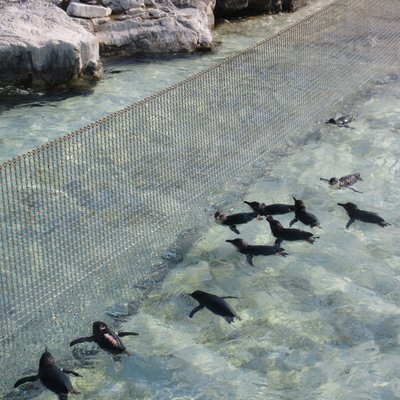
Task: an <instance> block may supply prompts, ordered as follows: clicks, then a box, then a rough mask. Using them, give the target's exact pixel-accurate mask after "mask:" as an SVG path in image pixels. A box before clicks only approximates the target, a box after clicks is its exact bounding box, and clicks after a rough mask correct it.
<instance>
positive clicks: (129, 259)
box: [0, 0, 400, 389]
mask: <svg viewBox="0 0 400 400" xmlns="http://www.w3.org/2000/svg"><path fill="white" fill-rule="evenodd" d="M399 49H400V2H399V0H381V1H379V2H378V1H376V0H351V1H350V0H339V1H335V2H333V3H332V4H331V5H330V6H328V7H326V8H324V9H323V10H321V11H319V12H317V13H316V14H314V15H312V16H310V17H308V18H306V19H305V20H303V21H301V22H300V23H297V24H295V25H294V26H291V27H290V28H288V29H285V30H283V31H281V32H279V33H278V34H276V35H274V36H273V37H270V38H268V39H266V40H265V41H263V42H261V43H259V44H257V45H255V46H253V47H251V48H249V49H247V50H246V51H243V52H241V53H239V54H237V55H235V56H234V57H232V58H230V59H228V60H225V61H224V62H222V63H220V64H219V65H217V66H215V67H212V68H210V69H208V70H206V71H204V72H202V73H199V74H196V75H195V76H193V77H191V78H189V79H186V80H185V81H183V82H181V83H179V84H177V85H174V86H172V87H170V88H168V89H166V90H163V91H162V92H160V93H158V94H156V95H154V96H152V97H150V98H147V99H145V100H143V101H140V102H138V103H136V104H133V105H132V106H129V107H127V108H125V109H124V110H121V111H119V112H116V113H113V114H111V115H110V116H108V117H106V118H104V119H102V120H100V121H98V122H96V123H94V124H91V125H89V126H87V127H85V128H83V129H80V130H79V131H77V132H73V133H71V134H69V135H67V136H65V137H62V138H60V139H58V140H56V141H53V142H50V143H48V144H46V145H45V146H42V147H40V148H38V149H36V150H33V151H31V152H29V153H27V154H24V155H23V156H20V157H17V158H15V159H13V160H10V161H8V162H6V163H4V164H2V165H0V252H1V257H0V290H1V295H0V296H1V298H0V330H1V331H0V351H1V354H2V357H1V359H2V365H1V375H2V380H1V383H2V385H3V387H2V389H6V388H7V389H10V387H11V386H10V385H11V384H12V382H13V381H12V377H14V378H15V377H16V376H19V375H20V372H21V370H23V369H24V368H28V367H31V366H32V360H36V359H37V354H39V353H40V351H42V350H43V349H44V347H45V345H49V346H51V348H53V349H54V347H56V346H58V347H59V349H63V351H65V352H68V351H69V348H68V342H69V340H71V338H74V337H75V336H76V335H75V334H74V333H72V332H82V331H84V330H85V329H86V328H87V326H88V325H90V323H91V322H92V321H94V320H97V319H101V317H100V315H101V314H99V313H102V312H104V310H105V309H106V308H107V307H111V306H112V305H113V304H116V303H118V302H122V301H133V300H135V299H138V298H140V296H141V294H142V293H143V287H142V286H143V285H144V283H143V282H144V281H145V280H147V281H148V282H150V281H152V280H156V279H158V276H159V268H160V257H161V255H162V254H163V253H164V252H165V251H166V249H168V248H170V247H171V245H172V244H173V243H174V242H175V241H176V240H177V238H178V237H179V235H181V237H182V233H184V232H187V231H188V230H191V229H196V228H197V227H201V226H203V227H204V226H206V225H208V224H210V223H211V222H210V221H211V220H212V218H211V217H210V214H209V213H207V212H205V209H206V208H207V206H208V203H209V199H210V198H211V197H212V196H213V195H216V194H218V193H219V192H221V191H223V190H224V187H225V184H226V182H229V181H230V180H232V179H233V178H234V177H237V176H240V175H241V174H242V173H243V172H244V171H245V170H246V168H247V167H248V166H249V164H250V163H251V162H253V161H254V160H258V159H262V158H265V157H268V156H269V155H271V154H272V152H273V151H274V149H277V148H279V146H280V145H282V144H283V143H284V142H285V141H286V140H287V138H290V137H300V136H301V135H303V134H304V133H305V132H306V131H308V130H309V129H310V127H312V126H313V125H314V124H316V123H318V122H319V121H321V120H324V119H327V118H328V117H331V116H332V115H331V113H330V111H331V109H332V105H333V104H334V103H335V102H337V101H339V100H340V99H342V98H343V97H345V96H346V95H348V94H349V93H352V92H354V91H356V90H357V89H359V88H360V86H362V85H363V84H364V83H365V82H367V81H368V80H370V79H371V78H373V77H376V76H379V75H382V74H385V73H390V72H391V71H396V69H397V71H398V67H399V65H400V50H399ZM70 332H71V333H72V334H71V335H70V336H69V335H68V333H70ZM16 359H18V360H19V361H18V363H16V361H15V360H16Z"/></svg>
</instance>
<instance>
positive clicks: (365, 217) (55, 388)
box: [14, 115, 391, 400]
mask: <svg viewBox="0 0 400 400" xmlns="http://www.w3.org/2000/svg"><path fill="white" fill-rule="evenodd" d="M352 119H353V118H352V116H351V115H345V116H343V117H340V118H337V119H333V118H331V119H330V120H329V121H327V122H326V123H329V124H335V125H337V126H339V127H348V126H349V125H348V124H349V123H350V122H351V121H352ZM320 179H321V180H322V181H326V182H328V183H329V185H330V186H331V187H335V188H339V189H340V188H348V189H351V190H353V191H354V192H358V193H360V192H359V191H358V190H356V189H355V188H354V187H353V185H354V184H355V183H357V182H358V181H361V180H362V178H361V175H360V173H358V172H356V173H352V174H350V175H346V176H342V177H341V178H335V177H333V178H330V179H326V178H320ZM293 199H294V205H293V204H269V205H266V204H265V203H259V202H257V201H252V202H248V201H245V202H244V203H246V204H247V205H248V206H250V208H251V209H252V212H248V213H237V214H231V215H227V214H226V213H223V212H221V211H216V212H215V214H214V219H215V221H216V222H217V223H218V224H221V225H225V226H228V227H229V228H230V229H231V230H232V231H233V232H235V233H236V234H238V235H239V234H240V232H239V230H238V229H237V225H241V224H245V223H248V222H250V221H252V220H254V219H256V218H257V219H262V217H265V218H266V221H267V222H268V223H269V226H270V229H271V233H272V235H273V236H274V237H275V238H276V240H275V243H274V245H272V246H270V245H251V244H248V243H247V242H246V241H244V240H243V239H240V238H237V239H228V240H226V242H228V243H231V244H232V245H233V246H235V247H236V248H237V250H238V251H239V252H240V253H242V254H244V255H245V256H246V260H247V263H248V264H250V265H251V266H254V264H253V257H254V256H269V255H280V256H287V253H286V252H285V249H283V248H282V247H280V245H281V243H282V242H283V241H298V240H303V241H306V242H308V243H311V244H313V243H314V242H315V240H316V239H318V236H315V235H314V234H313V233H312V232H307V231H304V230H301V229H296V228H290V227H291V226H292V225H293V224H294V223H296V222H298V221H300V222H302V223H303V224H304V225H308V226H310V227H311V228H313V227H321V226H320V222H319V220H318V218H317V217H316V216H315V215H314V214H312V213H310V212H308V211H307V210H306V207H305V204H304V202H303V201H302V200H299V199H296V198H295V197H293ZM337 204H338V205H339V206H342V207H343V208H344V209H345V210H346V211H347V214H348V216H349V218H350V219H349V221H348V222H347V224H346V228H349V226H350V225H351V224H352V223H354V222H355V221H356V220H359V221H362V222H368V223H374V224H378V225H380V226H382V227H385V226H387V225H391V224H390V223H388V222H386V221H385V220H384V219H383V218H382V217H380V216H379V215H378V214H376V213H374V212H372V211H365V210H360V209H359V208H358V207H357V205H356V204H354V203H350V202H348V203H337ZM290 212H294V218H293V219H292V220H291V221H290V223H289V228H285V227H283V225H282V224H281V223H280V222H279V221H278V220H276V219H274V218H273V217H272V216H273V215H282V214H287V213H290ZM187 294H188V295H189V296H191V297H192V298H193V299H195V300H197V301H198V303H199V305H198V306H197V307H195V308H194V309H193V310H192V311H191V312H190V314H189V317H190V318H192V317H193V316H194V314H195V313H197V312H198V311H200V310H201V309H203V308H207V309H208V310H210V311H211V312H212V313H214V314H216V315H219V316H221V317H223V318H224V319H225V320H226V321H227V322H228V323H232V322H233V321H234V320H235V318H236V319H238V320H240V317H239V316H238V315H237V314H236V312H235V311H234V310H233V308H232V307H231V306H230V305H229V304H228V302H227V301H226V300H225V299H229V298H237V297H235V296H222V297H220V296H217V295H215V294H212V293H207V292H204V291H201V290H196V291H194V292H193V293H187ZM136 335H138V333H136V332H116V331H114V330H113V329H111V328H110V327H109V326H107V324H106V323H104V322H102V321H96V322H94V323H93V325H92V335H91V336H87V337H81V338H78V339H75V340H73V341H72V342H71V343H70V346H74V345H76V344H78V343H83V342H95V343H97V345H98V346H99V347H100V348H101V349H103V350H105V351H107V352H109V353H111V354H112V355H113V356H114V357H118V356H119V355H121V354H123V353H125V354H128V355H129V353H128V351H127V349H126V347H125V346H124V344H123V343H122V341H121V337H124V336H136ZM67 374H71V375H73V376H79V377H80V376H81V375H79V374H78V373H76V372H74V371H72V370H68V369H65V368H59V367H58V366H57V365H56V362H55V359H54V357H53V356H52V354H51V353H50V352H48V351H47V348H46V350H45V352H44V353H43V354H42V356H41V358H40V360H39V370H38V373H37V374H36V375H31V376H26V377H24V378H21V379H19V380H18V381H17V382H16V383H15V384H14V387H15V388H16V387H18V386H20V385H22V384H24V383H27V382H34V381H37V380H40V381H41V382H42V384H43V385H44V386H45V387H46V388H47V389H49V390H51V391H52V392H54V393H55V394H57V395H58V398H59V399H60V400H67V399H68V394H80V393H79V392H78V391H77V390H75V389H74V388H73V386H72V384H71V381H70V379H69V377H68V376H67Z"/></svg>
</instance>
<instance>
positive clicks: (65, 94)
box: [0, 82, 95, 114]
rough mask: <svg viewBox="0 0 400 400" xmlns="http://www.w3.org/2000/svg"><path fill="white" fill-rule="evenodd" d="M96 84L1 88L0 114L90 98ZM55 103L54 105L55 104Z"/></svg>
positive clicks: (8, 86) (9, 86) (54, 105)
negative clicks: (79, 98)
mask: <svg viewBox="0 0 400 400" xmlns="http://www.w3.org/2000/svg"><path fill="white" fill-rule="evenodd" d="M94 85H95V83H89V82H85V83H83V82H82V83H79V84H74V85H69V86H65V87H57V88H46V89H43V88H42V89H36V88H29V87H23V86H21V87H14V86H11V85H7V86H5V87H0V98H1V102H0V114H1V113H2V112H4V111H9V110H11V109H13V108H14V107H27V108H34V107H44V106H51V107H57V103H58V102H60V101H63V100H65V99H67V98H69V97H75V96H84V97H85V96H90V95H91V94H92V93H93V86H94ZM53 103H54V104H53Z"/></svg>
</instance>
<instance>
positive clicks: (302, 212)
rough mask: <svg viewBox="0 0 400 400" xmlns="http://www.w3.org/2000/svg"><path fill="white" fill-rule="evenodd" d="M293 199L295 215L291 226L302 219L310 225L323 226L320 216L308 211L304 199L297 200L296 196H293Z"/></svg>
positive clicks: (305, 223)
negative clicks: (320, 222)
mask: <svg viewBox="0 0 400 400" xmlns="http://www.w3.org/2000/svg"><path fill="white" fill-rule="evenodd" d="M293 200H294V214H295V217H294V219H292V220H291V221H290V223H289V226H292V225H293V224H294V223H295V222H297V221H300V222H302V223H303V224H304V225H310V226H311V228H314V226H318V227H319V228H321V225H320V224H319V221H318V218H317V217H316V216H315V215H314V214H311V213H310V212H308V211H306V206H305V205H304V202H303V201H302V200H297V199H296V198H295V197H293Z"/></svg>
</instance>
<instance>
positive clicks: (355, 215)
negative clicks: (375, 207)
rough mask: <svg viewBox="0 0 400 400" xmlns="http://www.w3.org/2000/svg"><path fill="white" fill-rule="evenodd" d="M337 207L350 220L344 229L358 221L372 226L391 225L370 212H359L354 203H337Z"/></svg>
mask: <svg viewBox="0 0 400 400" xmlns="http://www.w3.org/2000/svg"><path fill="white" fill-rule="evenodd" d="M337 204H338V205H339V206H342V207H343V208H344V209H345V210H346V211H347V214H348V215H349V217H350V219H349V222H347V224H346V228H349V226H350V225H351V224H352V223H353V222H354V221H355V220H356V219H358V220H359V221H363V222H369V223H372V224H378V225H380V226H382V227H385V226H388V225H391V224H389V222H386V221H385V220H384V219H383V218H382V217H380V216H379V215H378V214H376V213H374V212H372V211H364V210H360V209H359V208H358V207H357V205H356V204H354V203H345V204H343V203H337Z"/></svg>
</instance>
